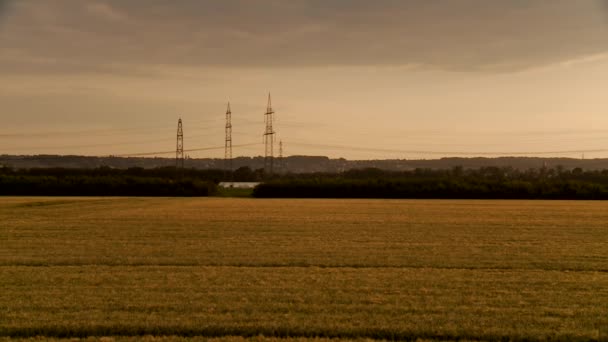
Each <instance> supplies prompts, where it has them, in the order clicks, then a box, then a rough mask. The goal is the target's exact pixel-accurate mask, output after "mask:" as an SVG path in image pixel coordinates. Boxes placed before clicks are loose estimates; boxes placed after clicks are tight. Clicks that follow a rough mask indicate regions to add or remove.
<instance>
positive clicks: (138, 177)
mask: <svg viewBox="0 0 608 342" xmlns="http://www.w3.org/2000/svg"><path fill="white" fill-rule="evenodd" d="M217 173H221V172H219V171H215V173H212V172H211V171H207V172H206V173H204V174H203V173H200V172H195V171H194V170H183V171H179V172H178V170H176V169H175V168H171V167H169V168H159V169H149V170H148V169H142V168H132V169H127V170H119V169H111V168H104V167H102V168H97V169H63V168H51V169H25V170H13V169H11V168H0V195H3V196H209V195H213V194H215V193H216V191H217V185H216V182H214V181H213V179H214V178H213V177H214V176H218V174H217Z"/></svg>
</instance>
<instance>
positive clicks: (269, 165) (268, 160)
mask: <svg viewBox="0 0 608 342" xmlns="http://www.w3.org/2000/svg"><path fill="white" fill-rule="evenodd" d="M264 116H265V119H266V131H265V132H264V145H266V151H265V153H264V171H265V172H266V174H268V175H272V172H273V167H274V135H275V131H274V130H273V129H272V122H273V120H274V111H273V110H272V102H271V100H270V93H268V107H267V108H266V114H265V115H264Z"/></svg>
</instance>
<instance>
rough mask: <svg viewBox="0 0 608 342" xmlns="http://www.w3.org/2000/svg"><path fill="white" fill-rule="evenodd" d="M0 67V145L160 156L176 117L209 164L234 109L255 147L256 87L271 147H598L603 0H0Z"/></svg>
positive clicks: (365, 151)
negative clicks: (269, 122)
mask: <svg viewBox="0 0 608 342" xmlns="http://www.w3.org/2000/svg"><path fill="white" fill-rule="evenodd" d="M0 73H1V74H2V77H1V78H0V104H1V109H0V154H84V155H110V154H111V155H127V154H137V153H149V152H155V151H172V150H173V149H175V135H176V129H177V120H178V118H180V117H181V118H182V119H183V121H184V132H185V149H186V150H189V149H200V150H199V151H191V152H188V154H189V155H190V156H191V157H196V158H205V157H223V155H224V151H223V145H224V119H225V117H224V113H225V110H226V103H227V102H228V101H230V103H231V107H232V112H233V142H234V144H235V146H239V145H248V146H243V147H235V149H234V153H233V154H234V155H235V156H257V155H262V154H263V153H264V148H263V146H262V144H261V143H262V134H263V131H264V121H263V120H264V112H265V109H266V96H267V94H268V92H270V93H272V98H273V107H274V109H275V111H276V121H275V129H276V131H277V134H278V135H277V140H283V141H284V144H285V151H284V153H285V155H327V156H330V157H344V158H348V159H385V158H386V159H389V158H407V159H414V158H439V157H444V156H474V155H481V156H502V155H517V156H520V155H530V156H540V157H552V156H556V157H557V156H559V157H562V156H567V157H580V156H581V154H582V153H583V151H584V153H585V156H586V157H588V158H601V157H602V158H606V157H608V101H607V100H606V98H607V96H606V94H605V93H606V90H605V89H606V88H607V86H608V1H607V0H577V1H571V0H511V1H487V0H458V1H442V0H411V1H400V0H377V1H366V0H291V1H280V0H257V1H247V0H223V1H207V0H201V1H196V0H181V1H162V0H146V1H137V0H89V1H77V0H57V1H43V0H19V1H10V0H9V1H7V0H4V1H3V0H0ZM253 143H256V145H250V144H253ZM213 147H219V148H217V149H207V148H213ZM276 150H278V145H277V147H275V151H276ZM539 152H556V153H539Z"/></svg>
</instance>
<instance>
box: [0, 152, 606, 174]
mask: <svg viewBox="0 0 608 342" xmlns="http://www.w3.org/2000/svg"><path fill="white" fill-rule="evenodd" d="M173 165H175V159H174V158H143V157H128V158H127V157H89V156H69V155H68V156H60V155H35V156H16V155H0V167H1V166H7V167H12V168H16V169H21V168H49V167H63V168H97V167H100V166H107V167H112V168H119V169H127V168H131V167H142V168H156V167H162V166H173ZM232 165H233V168H234V169H237V168H239V167H244V166H247V167H249V168H251V169H253V170H256V169H260V168H263V166H264V158H263V157H238V158H234V160H233V162H232ZM185 166H186V167H187V168H195V169H223V168H224V160H223V159H212V158H201V159H187V160H186V161H185ZM457 166H461V167H463V168H465V169H477V168H480V167H486V166H497V167H512V168H515V169H521V170H525V169H531V168H542V167H543V166H547V167H556V166H562V167H563V168H564V169H574V168H582V169H584V170H602V169H608V159H606V158H604V159H584V160H583V159H573V158H533V157H500V158H441V159H429V160H425V159H422V160H406V159H386V160H346V159H342V158H340V159H330V158H328V157H322V156H290V157H285V158H283V159H282V160H281V159H278V158H277V159H275V171H277V172H296V173H312V172H340V171H346V170H350V169H361V168H379V169H383V170H395V171H399V170H413V169H416V168H428V169H450V168H453V167H457Z"/></svg>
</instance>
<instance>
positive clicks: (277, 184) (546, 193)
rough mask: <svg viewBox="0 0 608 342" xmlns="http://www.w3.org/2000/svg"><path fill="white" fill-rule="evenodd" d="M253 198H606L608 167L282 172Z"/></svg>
mask: <svg viewBox="0 0 608 342" xmlns="http://www.w3.org/2000/svg"><path fill="white" fill-rule="evenodd" d="M253 195H254V196H255V197H275V198H276V197H278V198H285V197H303V198H466V199H473V198H479V199H499V198H504V199H608V170H603V171H583V170H581V169H573V170H564V169H563V168H555V169H547V168H542V169H530V170H525V171H521V170H517V169H513V168H509V167H505V168H496V167H486V168H480V169H466V170H465V169H463V168H453V169H449V170H430V169H416V170H412V171H403V172H395V171H383V170H379V169H360V170H350V171H346V172H343V173H340V174H311V175H306V176H302V175H287V176H283V177H280V178H275V179H273V180H271V181H268V182H265V183H263V184H260V185H259V186H258V187H256V188H255V189H254V192H253Z"/></svg>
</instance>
